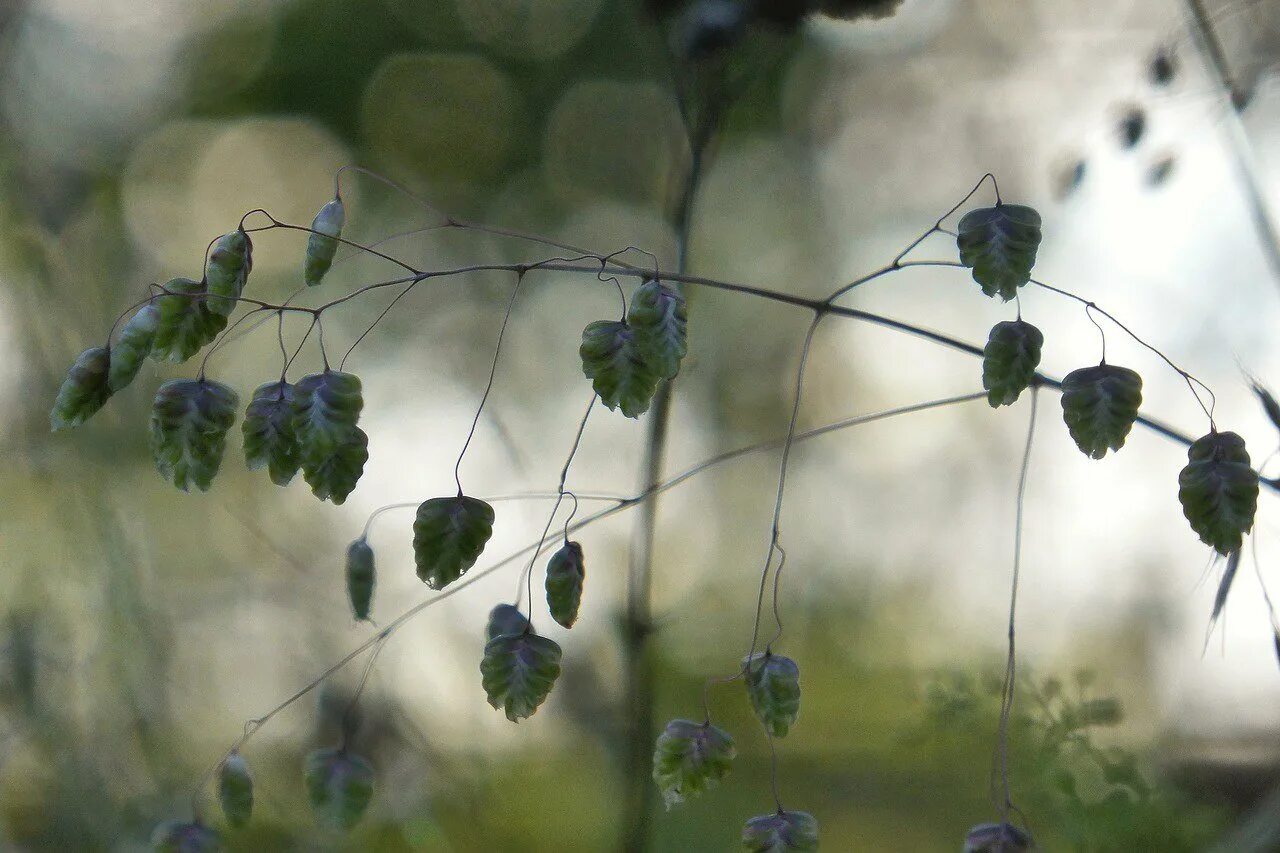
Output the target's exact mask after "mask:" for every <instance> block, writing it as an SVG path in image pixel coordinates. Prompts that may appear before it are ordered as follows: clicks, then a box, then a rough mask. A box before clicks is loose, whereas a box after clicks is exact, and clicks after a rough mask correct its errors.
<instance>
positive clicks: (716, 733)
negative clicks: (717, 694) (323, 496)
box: [653, 720, 737, 808]
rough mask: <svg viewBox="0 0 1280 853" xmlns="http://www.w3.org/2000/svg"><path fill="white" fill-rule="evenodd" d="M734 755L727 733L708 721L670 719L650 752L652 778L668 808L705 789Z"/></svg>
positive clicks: (724, 773)
mask: <svg viewBox="0 0 1280 853" xmlns="http://www.w3.org/2000/svg"><path fill="white" fill-rule="evenodd" d="M736 754H737V748H736V747H735V746H734V743H733V738H732V737H731V736H730V735H729V733H728V732H726V731H724V730H723V729H719V728H717V727H715V726H713V725H711V723H695V722H693V721H691V720H672V721H671V722H669V723H667V726H666V728H664V729H663V730H662V734H660V735H658V742H657V745H656V746H655V748H654V751H653V780H654V781H655V782H657V783H658V790H659V791H661V792H662V799H663V801H664V802H665V803H666V804H667V808H671V807H672V806H673V805H679V804H680V803H683V802H684V801H685V800H686V799H688V798H689V797H692V796H696V795H698V794H701V793H702V792H704V791H706V790H707V789H708V788H710V787H711V786H712V785H714V784H715V783H717V782H719V781H720V780H721V779H723V778H724V777H725V775H726V774H727V773H728V772H729V767H730V765H731V764H732V763H733V757H734V756H735V755H736Z"/></svg>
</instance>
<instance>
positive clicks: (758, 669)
mask: <svg viewBox="0 0 1280 853" xmlns="http://www.w3.org/2000/svg"><path fill="white" fill-rule="evenodd" d="M742 665H743V667H744V668H745V669H746V673H747V675H746V684H747V695H748V696H749V697H750V698H751V707H752V708H754V709H755V712H756V716H757V717H759V718H760V722H761V723H763V724H764V727H765V730H766V731H768V732H769V734H771V735H773V736H774V737H786V735H787V732H788V731H789V730H790V729H791V727H792V726H793V725H795V722H796V718H797V717H798V716H800V667H798V666H796V662H795V661H793V660H792V659H791V658H789V657H784V656H782V655H775V654H773V653H772V652H767V651H766V652H756V653H755V654H754V655H753V656H752V657H750V658H743V660H742Z"/></svg>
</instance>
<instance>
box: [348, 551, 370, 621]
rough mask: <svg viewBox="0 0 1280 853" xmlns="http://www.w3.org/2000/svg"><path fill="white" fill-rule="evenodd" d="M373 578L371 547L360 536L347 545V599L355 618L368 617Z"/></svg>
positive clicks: (362, 618)
mask: <svg viewBox="0 0 1280 853" xmlns="http://www.w3.org/2000/svg"><path fill="white" fill-rule="evenodd" d="M375 578H376V573H375V571H374V566H373V549H372V548H370V547H369V543H368V541H367V540H366V539H365V538H364V537H363V536H361V537H360V538H359V539H357V540H355V541H354V542H352V543H351V544H350V545H348V546H347V600H348V601H349V602H351V612H352V614H354V615H355V617H356V618H357V619H360V620H364V619H368V618H369V607H370V605H371V604H372V603H373V586H374V582H375Z"/></svg>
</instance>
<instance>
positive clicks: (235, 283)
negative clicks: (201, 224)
mask: <svg viewBox="0 0 1280 853" xmlns="http://www.w3.org/2000/svg"><path fill="white" fill-rule="evenodd" d="M252 269H253V241H252V240H250V239H249V235H248V234H246V233H245V232H243V231H240V230H238V229H237V230H235V231H232V232H231V233H230V234H224V235H222V236H221V237H219V238H218V240H217V242H216V243H214V244H213V252H212V253H211V254H210V255H209V268H208V271H207V272H206V273H205V281H206V282H207V286H206V289H207V290H208V292H209V298H208V300H207V302H206V304H207V305H208V306H209V310H210V311H211V312H213V313H214V314H218V315H220V316H222V317H226V316H227V315H228V314H230V313H231V312H232V311H234V310H235V308H236V304H237V302H236V300H237V299H239V298H240V294H241V293H243V292H244V285H245V282H246V281H247V280H248V278H249V272H250V271H251V270H252Z"/></svg>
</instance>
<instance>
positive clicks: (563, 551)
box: [547, 542, 587, 628]
mask: <svg viewBox="0 0 1280 853" xmlns="http://www.w3.org/2000/svg"><path fill="white" fill-rule="evenodd" d="M586 579H587V567H586V564H585V563H584V562H583V558H582V546H581V545H579V544H578V543H577V542H566V543H565V544H564V545H563V546H562V547H561V548H560V550H558V551H556V552H555V553H554V554H552V555H551V561H550V562H548V563H547V606H548V607H549V608H550V610H551V618H552V619H554V620H556V621H557V622H559V623H560V624H561V625H563V626H564V627H566V628H572V627H573V623H574V622H576V621H577V619H578V607H579V606H580V605H581V604H582V585H583V583H584V582H585V581H586Z"/></svg>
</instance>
